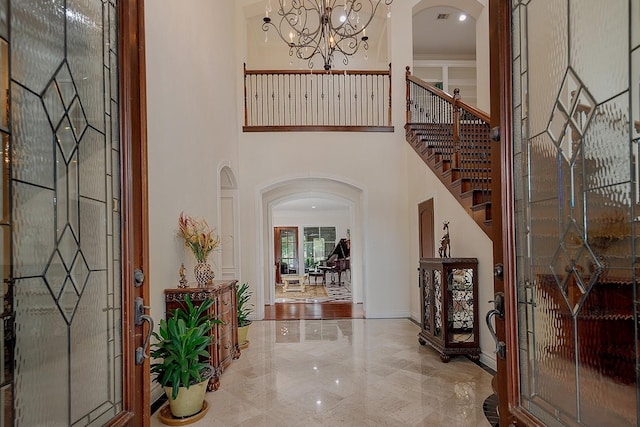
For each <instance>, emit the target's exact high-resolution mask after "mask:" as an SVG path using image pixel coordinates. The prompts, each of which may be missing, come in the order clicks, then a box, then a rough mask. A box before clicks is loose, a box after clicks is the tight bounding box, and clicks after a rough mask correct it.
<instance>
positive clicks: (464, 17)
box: [458, 13, 467, 22]
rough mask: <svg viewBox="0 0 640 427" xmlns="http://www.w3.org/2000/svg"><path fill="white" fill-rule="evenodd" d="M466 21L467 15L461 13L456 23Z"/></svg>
mask: <svg viewBox="0 0 640 427" xmlns="http://www.w3.org/2000/svg"><path fill="white" fill-rule="evenodd" d="M466 20H467V15H465V14H464V13H461V14H460V16H458V21H460V22H464V21H466Z"/></svg>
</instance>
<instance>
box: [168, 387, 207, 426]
mask: <svg viewBox="0 0 640 427" xmlns="http://www.w3.org/2000/svg"><path fill="white" fill-rule="evenodd" d="M208 382H209V379H206V380H204V381H202V382H201V383H198V384H193V385H191V386H189V388H186V387H180V388H179V389H178V397H177V398H176V399H175V400H174V399H172V398H171V387H165V388H164V392H165V393H166V394H167V397H168V398H169V407H170V408H171V414H172V415H173V416H174V417H189V416H191V415H195V414H197V413H198V412H200V410H202V404H203V402H204V395H205V393H206V392H207V383H208Z"/></svg>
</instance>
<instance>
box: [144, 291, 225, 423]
mask: <svg viewBox="0 0 640 427" xmlns="http://www.w3.org/2000/svg"><path fill="white" fill-rule="evenodd" d="M184 302H185V305H186V307H184V308H178V309H175V310H173V311H172V312H171V316H170V317H169V318H168V319H167V320H166V321H165V320H164V319H161V320H160V328H159V330H158V332H157V333H156V332H154V333H153V337H154V338H155V339H156V342H155V343H153V344H152V345H151V356H152V357H153V358H154V359H155V360H156V361H155V362H154V363H152V364H151V373H152V374H155V375H156V376H155V380H156V381H157V382H158V383H159V384H160V385H162V386H163V387H164V390H165V393H166V394H167V398H168V400H169V406H170V408H171V414H172V415H173V416H174V417H189V416H192V415H195V414H197V413H198V412H200V411H201V410H202V408H203V404H204V395H205V392H206V391H207V382H208V381H209V378H210V377H211V375H212V374H213V369H212V367H211V365H210V364H209V363H208V360H209V358H210V355H209V352H208V350H207V349H208V347H209V345H210V344H211V342H212V340H213V335H212V334H211V328H212V327H213V325H214V324H215V323H217V322H219V321H218V320H215V319H212V318H210V317H208V316H207V314H206V313H207V310H208V309H209V308H210V307H211V305H212V304H213V302H214V301H213V300H206V301H204V302H203V303H202V304H201V305H200V306H195V305H194V304H193V303H192V302H191V299H190V298H189V295H187V296H186V297H185V299H184Z"/></svg>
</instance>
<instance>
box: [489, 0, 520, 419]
mask: <svg viewBox="0 0 640 427" xmlns="http://www.w3.org/2000/svg"><path fill="white" fill-rule="evenodd" d="M489 49H490V81H491V127H492V128H495V127H496V126H499V129H500V142H499V143H492V144H491V155H492V158H493V159H499V161H496V162H494V165H499V167H497V168H495V167H494V168H492V176H491V179H492V182H493V183H495V184H494V186H496V188H495V190H496V191H492V192H491V196H492V197H491V204H492V205H493V206H496V207H497V208H496V209H494V210H493V212H494V216H493V218H492V220H493V221H492V223H493V259H494V264H498V263H502V264H503V265H504V267H503V271H504V273H503V280H497V279H494V292H504V294H505V301H506V304H505V305H506V307H505V318H504V320H501V319H499V318H498V317H497V316H496V317H495V326H496V334H497V336H498V339H499V340H501V341H504V342H506V343H507V360H502V359H500V358H499V357H497V356H496V365H497V371H498V375H497V377H496V381H495V382H493V385H494V388H495V391H496V393H497V394H498V397H499V401H498V402H499V403H498V406H499V413H500V425H510V424H511V423H512V422H513V421H514V414H513V412H512V409H511V408H515V407H517V406H518V405H519V393H518V390H519V376H518V371H517V363H518V351H517V348H518V347H517V342H518V341H517V331H518V329H517V324H516V317H515V316H516V315H517V310H516V307H514V304H515V301H516V300H515V298H516V295H515V287H514V283H515V282H514V281H513V275H514V268H513V267H514V264H513V261H514V258H513V254H514V252H513V250H514V228H513V198H512V191H513V181H512V179H513V176H512V171H511V167H512V164H511V157H510V156H511V155H512V139H511V134H512V127H513V124H512V117H511V90H512V88H511V5H510V3H509V2H505V1H503V0H490V1H489ZM514 338H515V341H514ZM514 367H515V368H516V370H515V371H514ZM525 424H528V423H525Z"/></svg>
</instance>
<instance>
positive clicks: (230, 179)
mask: <svg viewBox="0 0 640 427" xmlns="http://www.w3.org/2000/svg"><path fill="white" fill-rule="evenodd" d="M219 175H220V181H219V182H220V192H219V194H220V203H218V209H219V210H220V211H219V212H218V218H219V221H220V223H219V224H218V230H220V237H221V238H222V241H223V243H224V244H223V245H221V250H220V252H219V253H218V254H217V257H218V260H217V265H219V266H220V277H221V278H222V279H223V280H224V279H237V278H238V277H240V276H239V275H240V253H239V241H240V236H239V224H238V220H237V218H238V184H237V181H236V177H235V175H234V173H233V171H232V170H231V168H230V167H229V166H228V165H223V166H221V167H220V171H219Z"/></svg>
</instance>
